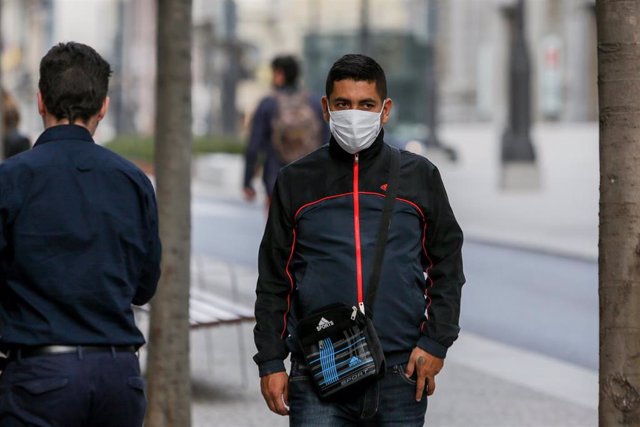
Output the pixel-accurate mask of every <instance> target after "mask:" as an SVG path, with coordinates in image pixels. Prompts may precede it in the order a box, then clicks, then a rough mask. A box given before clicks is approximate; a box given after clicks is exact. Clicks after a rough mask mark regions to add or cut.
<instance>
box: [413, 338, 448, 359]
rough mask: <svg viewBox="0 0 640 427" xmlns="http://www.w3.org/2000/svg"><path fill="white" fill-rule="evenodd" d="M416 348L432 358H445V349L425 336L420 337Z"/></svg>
mask: <svg viewBox="0 0 640 427" xmlns="http://www.w3.org/2000/svg"><path fill="white" fill-rule="evenodd" d="M417 346H418V347H420V348H421V349H423V350H424V351H426V352H427V353H429V354H431V355H432V356H435V357H439V358H440V359H444V358H445V357H447V347H445V346H443V345H442V344H440V343H439V342H436V341H434V340H433V339H431V338H429V337H427V336H424V335H423V336H421V337H420V339H419V340H418V344H417Z"/></svg>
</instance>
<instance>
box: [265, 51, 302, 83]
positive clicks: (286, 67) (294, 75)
mask: <svg viewBox="0 0 640 427" xmlns="http://www.w3.org/2000/svg"><path fill="white" fill-rule="evenodd" d="M271 69H272V70H280V71H282V73H283V74H284V84H285V85H286V86H294V85H295V84H296V83H297V81H298V76H299V74H300V66H299V65H298V61H297V60H296V58H294V57H293V56H291V55H283V56H276V57H275V58H273V61H271Z"/></svg>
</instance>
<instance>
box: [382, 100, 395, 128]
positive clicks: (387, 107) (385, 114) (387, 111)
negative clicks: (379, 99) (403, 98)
mask: <svg viewBox="0 0 640 427" xmlns="http://www.w3.org/2000/svg"><path fill="white" fill-rule="evenodd" d="M391 107H393V101H392V100H391V98H387V100H386V101H385V103H384V107H383V108H382V118H381V120H382V124H383V125H384V124H386V123H387V122H388V121H389V117H390V116H391Z"/></svg>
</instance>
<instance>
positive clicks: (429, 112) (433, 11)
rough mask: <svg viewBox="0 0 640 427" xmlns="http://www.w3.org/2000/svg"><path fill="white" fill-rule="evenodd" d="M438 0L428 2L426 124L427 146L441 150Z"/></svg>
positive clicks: (428, 0)
mask: <svg viewBox="0 0 640 427" xmlns="http://www.w3.org/2000/svg"><path fill="white" fill-rule="evenodd" d="M436 1H437V0H427V22H426V24H427V45H426V47H425V60H426V77H425V79H426V81H425V96H426V101H427V104H426V123H427V127H428V134H427V146H428V147H431V148H441V144H440V139H439V138H438V89H437V85H438V78H437V75H436V72H437V71H436V37H437V33H438V30H437V28H436V25H437V22H438V18H437V13H438V6H437V4H436Z"/></svg>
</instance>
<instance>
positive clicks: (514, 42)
mask: <svg viewBox="0 0 640 427" xmlns="http://www.w3.org/2000/svg"><path fill="white" fill-rule="evenodd" d="M524 9H525V3H524V0H517V1H516V4H515V5H513V6H509V7H507V8H505V10H504V11H505V14H506V17H507V19H508V21H509V27H510V40H511V43H510V52H509V120H508V123H507V128H506V129H505V132H504V135H503V137H502V162H503V163H511V162H518V163H534V162H535V153H534V150H533V145H532V143H531V138H530V136H529V131H530V128H531V64H530V61H529V50H528V46H527V40H526V37H525V13H524Z"/></svg>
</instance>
